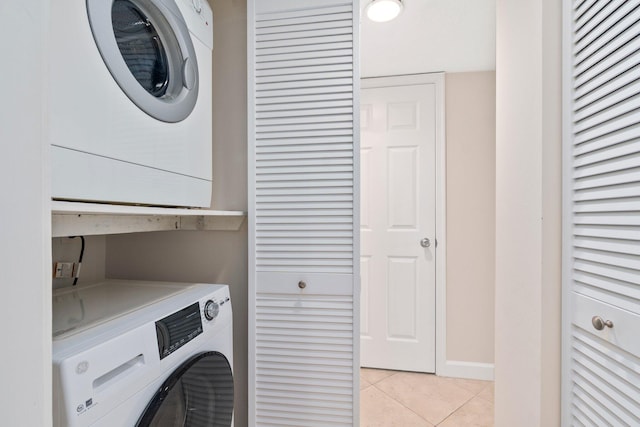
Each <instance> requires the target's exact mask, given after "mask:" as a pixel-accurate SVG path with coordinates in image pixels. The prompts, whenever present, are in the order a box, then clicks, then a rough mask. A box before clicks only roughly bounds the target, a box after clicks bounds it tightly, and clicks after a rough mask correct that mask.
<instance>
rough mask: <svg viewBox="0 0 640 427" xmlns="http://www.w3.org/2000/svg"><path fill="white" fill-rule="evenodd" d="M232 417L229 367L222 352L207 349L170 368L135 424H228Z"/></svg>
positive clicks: (223, 426) (203, 426) (179, 426)
mask: <svg viewBox="0 0 640 427" xmlns="http://www.w3.org/2000/svg"><path fill="white" fill-rule="evenodd" d="M232 416H233V375H232V372H231V366H230V365H229V361H228V360H227V358H226V357H225V356H224V355H222V354H221V353H218V352H214V351H210V352H206V353H201V354H198V355H197V356H194V357H193V358H191V359H190V360H189V361H187V362H185V363H184V364H183V365H182V366H180V367H179V368H178V369H177V370H176V371H174V373H173V374H172V375H171V376H170V377H169V378H168V379H167V380H166V381H165V382H164V384H162V386H161V387H160V388H159V389H158V391H157V392H156V394H155V396H154V397H153V399H152V400H151V402H150V403H149V405H148V406H147V408H146V409H145V411H144V413H143V414H142V416H141V417H140V419H139V421H138V423H137V424H136V427H230V426H231V421H232Z"/></svg>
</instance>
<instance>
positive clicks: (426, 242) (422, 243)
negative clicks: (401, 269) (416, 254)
mask: <svg viewBox="0 0 640 427" xmlns="http://www.w3.org/2000/svg"><path fill="white" fill-rule="evenodd" d="M420 246H422V247H423V248H428V247H429V246H431V240H429V238H427V237H425V238H424V239H422V240H420Z"/></svg>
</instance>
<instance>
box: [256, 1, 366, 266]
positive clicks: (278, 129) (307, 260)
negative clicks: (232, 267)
mask: <svg viewBox="0 0 640 427" xmlns="http://www.w3.org/2000/svg"><path fill="white" fill-rule="evenodd" d="M300 15H304V16H299V15H298V14H296V13H295V12H292V13H285V14H278V15H277V16H276V17H275V18H274V19H272V20H269V19H267V18H266V17H261V16H258V17H257V22H258V30H257V31H256V35H255V37H256V40H255V41H256V47H257V52H258V55H259V56H257V57H256V63H255V71H256V75H257V76H258V77H257V79H256V84H255V90H256V97H257V99H256V104H257V105H256V115H255V123H256V144H255V145H256V156H255V163H256V171H255V172H256V202H257V203H256V218H257V222H256V224H257V230H258V234H257V237H260V234H259V232H260V231H261V230H265V231H267V230H278V231H281V232H282V233H283V234H282V239H281V244H282V245H284V246H286V247H287V248H288V249H289V250H282V249H281V248H277V247H274V246H272V245H266V244H263V243H262V242H261V241H260V240H258V241H257V245H256V258H257V259H256V263H257V268H258V271H260V269H261V268H263V269H264V270H265V271H274V269H276V268H280V269H282V270H283V271H296V270H297V269H302V271H308V272H326V273H332V272H336V271H338V272H340V273H345V272H347V273H348V272H352V268H351V267H352V253H353V245H351V244H344V245H340V244H338V245H332V246H331V247H330V248H327V247H326V246H322V245H314V244H313V243H311V244H307V243H306V242H305V241H300V240H298V238H299V237H303V236H305V235H306V236H307V237H309V238H310V237H312V236H313V234H312V231H314V230H324V231H326V233H327V235H336V234H338V235H339V234H340V233H341V232H348V231H349V230H351V229H352V225H353V222H352V217H353V210H352V208H347V209H343V210H340V211H334V210H327V209H324V208H323V206H319V205H314V204H311V203H313V202H314V201H332V202H353V192H352V187H353V178H354V176H353V155H352V153H353V111H354V108H353V96H352V93H353V76H352V69H353V49H352V41H351V39H349V40H347V41H342V42H340V43H335V42H334V37H336V36H340V35H347V36H351V34H352V27H353V21H352V14H351V10H350V9H347V8H343V7H338V8H327V9H326V10H321V9H318V10H314V11H301V12H300ZM308 17H312V19H310V20H307V19H306V18H308ZM322 17H326V19H322ZM309 38H313V39H314V42H315V44H313V45H308V46H305V48H304V49H301V48H300V44H298V43H297V41H298V40H299V39H309ZM323 38H326V43H323ZM285 39H286V40H287V41H288V42H290V44H289V45H281V46H278V47H277V48H275V47H269V48H262V45H263V43H267V42H272V41H275V40H285ZM313 47H315V48H316V49H313ZM318 47H320V48H321V49H322V50H318V49H317V48H318ZM307 48H309V49H307ZM302 50H304V53H301V51H302ZM327 64H335V65H340V66H341V67H343V69H344V70H345V71H342V72H341V73H342V74H343V75H340V74H339V73H340V72H336V74H337V75H338V76H337V77H335V78H331V77H332V75H330V74H329V75H326V73H317V72H312V73H311V74H307V73H306V71H308V70H307V68H308V67H316V66H326V65H327ZM267 70H271V71H273V70H283V71H284V72H285V73H286V74H283V75H278V74H277V73H275V72H272V73H270V74H269V76H268V78H265V77H260V76H261V73H262V72H264V71H267ZM285 70H286V71H285ZM296 70H298V73H299V74H296ZM345 72H346V73H348V75H344V73H345ZM309 75H313V76H315V79H306V78H305V76H309ZM328 77H329V78H328ZM329 100H336V102H333V103H329V102H328V101H329ZM337 100H342V101H340V102H339V104H338V103H337ZM268 105H277V108H275V107H272V108H266V106H268ZM332 135H335V136H332ZM338 135H340V137H338ZM317 138H322V139H321V140H319V141H317V142H318V143H321V144H322V147H321V149H322V151H318V152H319V156H318V158H317V159H314V158H313V157H311V156H309V155H308V154H304V152H305V151H308V150H310V149H311V148H309V144H315V143H316V141H315V139H317ZM285 145H292V147H291V148H290V149H289V150H290V151H289V152H286V153H285V152H283V151H282V149H281V151H275V150H269V147H274V146H285ZM293 145H295V148H294V147H293ZM296 148H297V149H298V150H299V151H296ZM343 150H345V151H344V153H346V154H339V155H338V156H337V157H334V158H331V155H329V154H327V153H330V152H337V153H340V152H341V151H343ZM314 195H318V196H319V197H322V200H320V199H319V198H314ZM274 196H275V197H274ZM278 196H280V198H276V197H278ZM278 202H279V203H282V207H281V209H279V210H278V211H273V210H271V209H270V207H271V206H272V205H273V203H278ZM292 205H296V206H298V208H297V209H296V210H290V209H289V206H292ZM305 205H306V206H308V208H307V209H304V208H302V207H301V206H305ZM279 212H283V214H282V215H279V214H278V213H279ZM284 212H286V213H284ZM269 224H276V225H278V226H277V227H275V228H274V227H273V226H269ZM296 224H301V225H302V228H299V227H297V226H296ZM331 224H335V226H331ZM307 225H308V226H307ZM292 232H295V233H296V236H297V238H293V239H290V240H287V233H292ZM327 249H330V250H327ZM297 271H299V270H297Z"/></svg>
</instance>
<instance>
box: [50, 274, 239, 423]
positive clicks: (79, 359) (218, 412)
mask: <svg viewBox="0 0 640 427" xmlns="http://www.w3.org/2000/svg"><path fill="white" fill-rule="evenodd" d="M231 314H232V312H231V301H230V297H229V290H228V287H227V286H226V285H210V284H182V283H157V282H133V281H106V282H103V283H98V284H94V285H90V286H85V287H78V288H72V289H68V288H67V289H62V290H57V291H54V295H53V425H54V427H63V426H64V427H80V426H82V427H84V426H91V427H114V426H118V427H129V426H131V427H133V426H136V427H146V426H171V427H230V426H233V389H234V387H233V373H232V360H233V343H232V335H233V333H232V320H231Z"/></svg>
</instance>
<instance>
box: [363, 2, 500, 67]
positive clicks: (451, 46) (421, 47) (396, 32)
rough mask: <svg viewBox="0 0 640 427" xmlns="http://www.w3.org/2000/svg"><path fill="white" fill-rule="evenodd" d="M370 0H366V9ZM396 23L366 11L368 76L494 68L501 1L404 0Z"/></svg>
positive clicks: (365, 47) (364, 36)
mask: <svg viewBox="0 0 640 427" xmlns="http://www.w3.org/2000/svg"><path fill="white" fill-rule="evenodd" d="M368 3H369V0H361V9H362V11H364V8H365V6H366V5H367V4H368ZM403 3H404V10H403V12H402V13H401V14H400V16H398V18H396V19H395V20H393V21H391V22H385V23H376V22H371V21H370V20H369V19H367V18H366V16H365V14H364V12H362V13H361V30H362V31H361V40H360V46H361V51H360V57H361V75H362V76H363V77H373V76H390V75H399V74H413V73H426V72H435V71H446V72H465V71H480V70H495V63H496V53H495V44H496V28H495V27H496V0H403Z"/></svg>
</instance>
